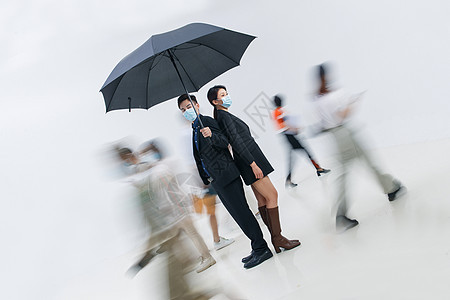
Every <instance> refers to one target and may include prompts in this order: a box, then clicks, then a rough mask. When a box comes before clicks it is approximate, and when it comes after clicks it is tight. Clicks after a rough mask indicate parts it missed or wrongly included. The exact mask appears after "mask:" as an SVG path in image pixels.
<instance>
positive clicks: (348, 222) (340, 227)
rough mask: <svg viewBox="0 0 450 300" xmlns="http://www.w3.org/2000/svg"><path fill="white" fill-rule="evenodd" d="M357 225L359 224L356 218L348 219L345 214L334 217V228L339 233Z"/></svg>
mask: <svg viewBox="0 0 450 300" xmlns="http://www.w3.org/2000/svg"><path fill="white" fill-rule="evenodd" d="M358 225H359V222H358V221H357V220H354V219H349V218H347V217H346V216H337V217H336V230H337V231H338V232H339V233H342V232H344V231H347V230H349V229H351V228H353V227H355V226H358Z"/></svg>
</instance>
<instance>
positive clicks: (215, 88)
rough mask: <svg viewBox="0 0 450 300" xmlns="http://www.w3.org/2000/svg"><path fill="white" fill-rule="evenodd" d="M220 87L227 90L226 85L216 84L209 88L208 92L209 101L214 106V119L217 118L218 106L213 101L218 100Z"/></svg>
mask: <svg viewBox="0 0 450 300" xmlns="http://www.w3.org/2000/svg"><path fill="white" fill-rule="evenodd" d="M220 89H224V90H225V91H226V90H227V88H226V87H225V86H224V85H215V86H213V87H212V88H210V89H209V90H208V93H207V94H206V97H207V98H208V101H209V103H210V104H211V105H212V106H214V111H213V116H214V119H217V108H216V106H215V105H214V103H213V101H214V100H217V93H218V92H219V90H220Z"/></svg>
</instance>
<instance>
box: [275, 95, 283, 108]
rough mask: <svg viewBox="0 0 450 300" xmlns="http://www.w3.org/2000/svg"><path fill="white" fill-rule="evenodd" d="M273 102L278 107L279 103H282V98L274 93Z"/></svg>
mask: <svg viewBox="0 0 450 300" xmlns="http://www.w3.org/2000/svg"><path fill="white" fill-rule="evenodd" d="M273 102H274V103H275V106H276V107H280V106H281V104H282V103H283V100H282V99H281V97H280V96H278V95H276V96H275V97H273Z"/></svg>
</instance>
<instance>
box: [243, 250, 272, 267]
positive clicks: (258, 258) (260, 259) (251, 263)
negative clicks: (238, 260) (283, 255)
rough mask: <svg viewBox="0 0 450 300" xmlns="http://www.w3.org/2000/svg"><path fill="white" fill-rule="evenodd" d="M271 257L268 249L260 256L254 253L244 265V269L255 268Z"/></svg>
mask: <svg viewBox="0 0 450 300" xmlns="http://www.w3.org/2000/svg"><path fill="white" fill-rule="evenodd" d="M272 256H273V254H272V252H271V251H270V250H269V249H267V250H265V251H264V252H263V253H261V254H256V253H254V254H253V257H252V258H251V259H250V260H249V261H248V262H246V263H245V264H244V268H246V269H250V268H253V267H256V266H257V265H259V264H260V263H262V262H264V261H265V260H268V259H269V258H271V257H272Z"/></svg>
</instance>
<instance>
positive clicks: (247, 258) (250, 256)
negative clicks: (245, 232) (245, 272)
mask: <svg viewBox="0 0 450 300" xmlns="http://www.w3.org/2000/svg"><path fill="white" fill-rule="evenodd" d="M252 258H253V250H252V252H251V253H250V255H248V256H246V257H244V258H243V259H242V260H241V261H242V262H243V263H244V264H245V263H247V262H249V261H250V260H251V259H252Z"/></svg>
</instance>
